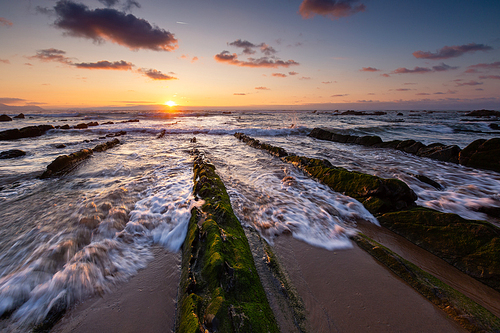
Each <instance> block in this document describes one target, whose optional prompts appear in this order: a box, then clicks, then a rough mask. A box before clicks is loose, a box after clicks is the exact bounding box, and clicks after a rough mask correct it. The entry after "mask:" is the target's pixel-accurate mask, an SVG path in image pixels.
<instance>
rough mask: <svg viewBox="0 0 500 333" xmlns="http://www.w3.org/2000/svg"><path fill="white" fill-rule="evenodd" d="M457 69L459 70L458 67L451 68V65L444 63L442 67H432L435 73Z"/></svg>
mask: <svg viewBox="0 0 500 333" xmlns="http://www.w3.org/2000/svg"><path fill="white" fill-rule="evenodd" d="M457 68H458V66H449V65H447V64H445V63H444V62H442V63H441V65H439V66H432V69H433V70H434V71H435V72H446V71H449V70H453V69H457Z"/></svg>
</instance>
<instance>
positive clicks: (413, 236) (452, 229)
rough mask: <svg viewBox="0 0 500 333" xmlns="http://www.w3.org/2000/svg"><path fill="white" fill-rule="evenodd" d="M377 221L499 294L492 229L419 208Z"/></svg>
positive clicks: (499, 267)
mask: <svg viewBox="0 0 500 333" xmlns="http://www.w3.org/2000/svg"><path fill="white" fill-rule="evenodd" d="M378 221H379V222H380V224H381V225H383V226H384V227H386V228H388V229H391V230H392V231H394V232H396V233H398V234H400V235H401V236H403V237H405V238H406V239H408V240H410V241H411V242H413V243H415V244H416V245H418V246H420V247H422V248H424V249H425V250H427V251H429V252H431V253H433V254H435V255H436V256H438V257H440V258H442V259H443V260H445V261H446V262H448V263H450V264H451V265H453V266H455V267H457V268H458V269H460V270H461V271H463V272H464V273H466V274H469V275H470V276H472V277H474V278H476V279H477V280H479V281H481V282H483V283H484V284H486V285H488V286H490V287H492V288H494V289H496V290H498V291H500V230H499V229H498V228H496V227H495V226H493V225H491V224H489V223H487V222H484V221H471V220H466V219H464V218H462V217H460V216H458V215H456V214H449V213H441V212H438V211H435V210H432V209H428V208H423V207H418V208H413V209H410V210H405V211H400V212H393V213H387V214H384V215H382V216H379V217H378Z"/></svg>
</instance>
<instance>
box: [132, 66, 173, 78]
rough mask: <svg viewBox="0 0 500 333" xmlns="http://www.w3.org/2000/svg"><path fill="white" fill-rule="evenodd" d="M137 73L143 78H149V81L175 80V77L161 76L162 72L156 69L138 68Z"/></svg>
mask: <svg viewBox="0 0 500 333" xmlns="http://www.w3.org/2000/svg"><path fill="white" fill-rule="evenodd" d="M138 72H139V73H141V74H143V75H144V76H147V77H149V78H150V79H153V80H177V78H176V77H173V76H170V75H166V74H163V73H162V72H160V71H159V70H156V69H145V68H140V69H139V70H138Z"/></svg>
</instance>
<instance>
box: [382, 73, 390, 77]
mask: <svg viewBox="0 0 500 333" xmlns="http://www.w3.org/2000/svg"><path fill="white" fill-rule="evenodd" d="M380 76H383V77H390V75H389V74H385V73H384V74H380Z"/></svg>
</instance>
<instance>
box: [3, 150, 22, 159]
mask: <svg viewBox="0 0 500 333" xmlns="http://www.w3.org/2000/svg"><path fill="white" fill-rule="evenodd" d="M24 155H26V152H25V151H22V150H19V149H11V150H5V151H2V152H0V159H2V160H3V159H7V158H16V157H20V156H24Z"/></svg>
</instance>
